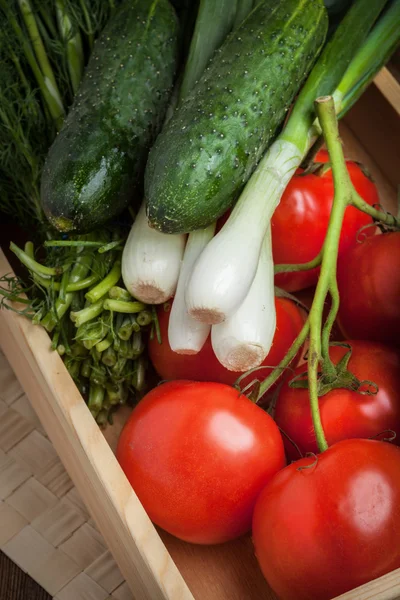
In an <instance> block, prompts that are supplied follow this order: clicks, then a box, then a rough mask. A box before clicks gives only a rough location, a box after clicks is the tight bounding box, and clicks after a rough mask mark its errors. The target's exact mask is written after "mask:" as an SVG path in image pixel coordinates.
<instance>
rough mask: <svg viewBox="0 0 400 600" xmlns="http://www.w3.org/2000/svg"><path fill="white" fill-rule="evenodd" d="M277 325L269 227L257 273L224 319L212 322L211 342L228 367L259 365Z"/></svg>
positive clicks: (240, 367)
mask: <svg viewBox="0 0 400 600" xmlns="http://www.w3.org/2000/svg"><path fill="white" fill-rule="evenodd" d="M275 327H276V311H275V295H274V265H273V260H272V240H271V228H270V227H269V228H268V231H267V234H266V236H265V239H264V243H263V247H262V251H261V256H260V260H259V262H258V268H257V273H256V276H255V278H254V280H253V283H252V285H251V287H250V290H249V293H248V294H247V296H246V298H245V300H244V302H243V303H242V304H241V306H240V307H239V309H238V310H237V311H236V312H235V313H234V314H233V315H232V316H231V317H229V318H228V319H227V320H226V321H224V322H223V323H219V324H218V325H213V326H212V328H211V343H212V347H213V350H214V353H215V355H216V357H217V358H218V360H219V362H220V363H221V364H222V365H223V366H224V367H225V368H226V369H229V370H230V371H240V372H243V371H248V370H249V369H253V368H254V367H258V366H259V365H260V364H261V363H262V362H263V360H264V359H265V357H266V356H267V354H268V352H269V351H270V349H271V344H272V340H273V337H274V333H275Z"/></svg>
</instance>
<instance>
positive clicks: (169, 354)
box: [148, 298, 303, 385]
mask: <svg viewBox="0 0 400 600" xmlns="http://www.w3.org/2000/svg"><path fill="white" fill-rule="evenodd" d="M275 308H276V332H275V336H274V340H273V343H272V348H271V350H270V352H269V354H268V356H267V358H266V359H265V360H264V362H263V364H264V365H268V366H270V365H271V366H272V367H273V366H276V365H278V364H279V362H280V361H281V360H282V358H283V357H284V356H285V354H286V352H287V351H288V349H289V348H290V346H291V345H292V342H293V341H294V340H295V338H296V337H297V335H298V334H299V332H300V330H301V328H302V326H303V317H302V315H301V312H300V309H299V308H298V307H297V306H296V304H295V303H294V302H292V301H291V300H287V299H286V298H275ZM157 315H158V320H159V323H160V329H161V340H162V343H161V344H159V343H158V341H157V339H156V337H155V336H154V337H153V339H151V340H149V344H148V349H149V355H150V359H151V361H152V363H153V365H154V368H155V369H156V371H157V373H158V374H159V375H160V377H161V378H162V379H167V380H170V379H194V380H196V381H216V382H219V383H227V384H233V383H234V382H235V381H236V379H237V378H238V377H239V376H240V373H236V372H234V371H228V369H225V367H223V366H222V365H221V363H220V362H219V361H218V359H217V357H216V356H215V354H214V351H213V349H212V346H211V339H210V336H209V337H208V339H207V341H206V343H205V344H204V346H203V348H202V349H201V351H200V352H199V353H198V354H192V355H183V354H176V352H173V351H172V350H171V347H170V345H169V343H168V322H169V308H168V306H166V307H165V309H164V307H163V306H160V307H159V308H158V311H157ZM293 364H295V365H296V364H297V359H295V361H294V363H292V365H293ZM270 372H271V371H270V369H262V370H260V371H256V372H255V373H253V375H250V376H249V379H248V381H252V379H254V378H257V379H259V380H260V381H263V380H264V379H265V378H266V377H267V375H268V374H269V373H270ZM245 383H246V382H244V385H245Z"/></svg>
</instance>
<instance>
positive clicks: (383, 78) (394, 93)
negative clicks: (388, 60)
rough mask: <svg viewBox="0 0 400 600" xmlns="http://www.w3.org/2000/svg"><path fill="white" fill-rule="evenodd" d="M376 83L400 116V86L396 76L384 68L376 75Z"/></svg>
mask: <svg viewBox="0 0 400 600" xmlns="http://www.w3.org/2000/svg"><path fill="white" fill-rule="evenodd" d="M374 83H375V85H376V87H377V88H378V89H379V90H380V92H381V94H383V96H384V97H385V98H386V100H387V101H388V102H389V103H390V105H391V106H393V109H394V110H395V111H396V113H397V114H398V116H399V117H400V86H399V82H398V81H397V79H396V77H395V76H394V75H392V73H391V72H390V71H389V69H386V68H384V69H382V70H381V71H380V72H379V73H378V75H377V76H376V77H375V80H374Z"/></svg>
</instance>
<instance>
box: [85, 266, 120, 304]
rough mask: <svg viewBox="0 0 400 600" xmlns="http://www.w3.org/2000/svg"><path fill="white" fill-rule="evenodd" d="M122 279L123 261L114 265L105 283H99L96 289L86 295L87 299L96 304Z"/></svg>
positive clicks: (104, 280)
mask: <svg viewBox="0 0 400 600" xmlns="http://www.w3.org/2000/svg"><path fill="white" fill-rule="evenodd" d="M120 278H121V261H120V260H117V261H116V262H115V263H114V266H113V268H112V269H111V271H110V272H109V274H108V275H107V277H105V278H104V279H103V281H100V283H98V284H97V285H96V286H95V287H94V288H92V289H91V290H90V292H87V293H86V294H85V298H87V300H89V301H90V302H96V301H97V300H99V299H100V298H102V297H103V296H105V295H106V294H107V293H108V292H109V290H110V289H111V288H112V287H114V285H115V284H116V283H118V281H119V280H120Z"/></svg>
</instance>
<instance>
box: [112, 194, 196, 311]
mask: <svg viewBox="0 0 400 600" xmlns="http://www.w3.org/2000/svg"><path fill="white" fill-rule="evenodd" d="M185 242H186V236H185V235H167V234H165V233H160V232H159V231H156V230H155V229H152V228H151V227H150V225H149V224H148V221H147V216H146V207H145V203H144V202H143V203H142V206H141V207H140V210H139V212H138V214H137V216H136V219H135V221H134V223H133V225H132V228H131V231H130V233H129V236H128V239H127V241H126V244H125V247H124V251H123V253H122V279H123V280H124V284H125V286H126V289H127V290H128V292H129V293H130V294H132V296H134V297H135V298H137V299H138V300H140V301H141V302H145V303H147V304H161V303H162V302H166V300H169V298H171V297H172V296H173V295H174V293H175V290H176V286H177V283H178V277H179V271H180V268H181V262H182V257H183V252H184V249H185Z"/></svg>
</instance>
